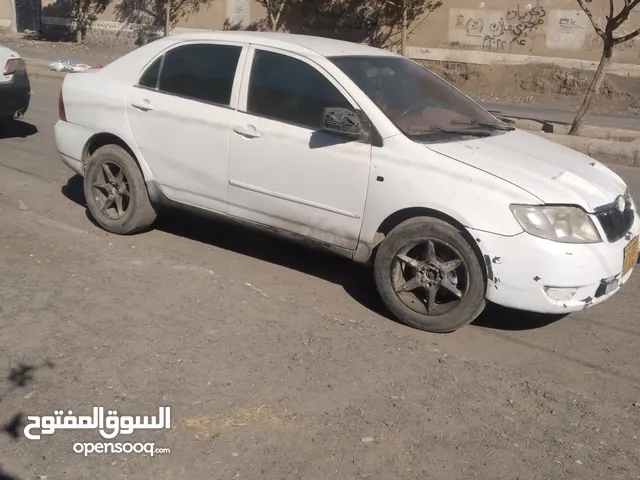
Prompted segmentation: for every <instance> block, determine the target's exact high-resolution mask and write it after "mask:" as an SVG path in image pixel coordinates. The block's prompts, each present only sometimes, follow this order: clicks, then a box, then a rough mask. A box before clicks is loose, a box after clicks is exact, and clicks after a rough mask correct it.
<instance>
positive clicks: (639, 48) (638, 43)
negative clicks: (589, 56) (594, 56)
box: [585, 32, 640, 58]
mask: <svg viewBox="0 0 640 480" xmlns="http://www.w3.org/2000/svg"><path fill="white" fill-rule="evenodd" d="M603 46H604V42H603V40H602V38H600V35H598V34H597V33H595V32H592V33H590V34H589V35H587V40H586V43H585V47H586V48H587V50H589V51H590V52H594V51H595V52H598V53H601V52H602V47H603ZM623 52H635V53H637V54H638V58H640V38H639V37H636V38H634V39H633V40H629V41H628V42H624V43H620V44H618V45H616V47H615V49H614V50H613V56H614V57H616V54H620V53H623Z"/></svg>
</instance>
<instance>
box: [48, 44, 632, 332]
mask: <svg viewBox="0 0 640 480" xmlns="http://www.w3.org/2000/svg"><path fill="white" fill-rule="evenodd" d="M55 139H56V145H57V150H58V152H59V153H60V156H61V158H62V161H63V162H64V163H65V164H66V165H67V166H69V167H70V168H71V169H72V170H74V171H75V172H77V173H78V174H80V175H82V176H84V189H85V195H86V199H87V205H88V209H89V211H90V213H91V215H92V216H93V218H95V220H96V221H97V222H98V224H99V225H101V226H102V228H104V229H105V230H107V231H109V232H113V233H117V234H123V235H126V234H133V233H136V232H142V231H144V230H146V229H148V228H149V227H151V225H152V224H153V222H154V219H155V218H156V215H157V211H158V208H159V207H160V206H162V205H164V204H172V205H177V206H180V207H182V208H190V209H194V210H196V211H198V212H201V213H207V214H215V215H217V216H219V217H222V218H225V219H228V220H235V221H238V222H241V223H243V224H249V225H252V226H254V227H256V228H260V229H263V230H265V231H268V232H271V233H274V234H276V235H279V236H282V237H285V238H289V239H293V240H294V241H298V242H302V243H305V244H308V245H310V246H318V247H321V248H324V249H326V250H329V251H331V252H333V253H335V254H338V255H342V256H344V257H347V258H349V259H351V260H353V261H355V262H359V263H363V264H370V265H372V267H373V274H374V276H375V282H376V285H377V288H378V291H379V293H380V295H381V297H382V299H383V301H384V303H385V305H386V306H387V307H388V308H389V310H390V311H391V312H392V313H393V314H394V315H395V316H396V317H397V318H398V319H400V320H401V321H403V322H405V323H406V324H408V325H411V326H414V327H416V328H420V329H423V330H427V331H431V332H450V331H453V330H456V329H458V328H460V327H462V326H464V325H466V324H468V323H470V322H471V321H473V320H474V319H475V318H476V317H477V316H478V315H479V314H480V313H481V312H482V310H483V309H484V307H485V302H486V300H489V301H492V302H495V303H497V304H500V305H504V306H507V307H513V308H517V309H522V310H528V311H533V312H541V313H560V314H562V313H569V312H574V311H578V310H582V309H584V308H587V307H590V306H592V305H596V304H599V303H601V302H603V301H605V300H606V299H608V298H610V297H611V296H612V295H614V294H615V293H616V292H617V291H618V290H619V289H620V287H621V286H622V285H623V284H624V283H625V282H626V281H627V280H628V279H629V277H630V275H631V272H632V270H633V267H634V266H635V264H636V262H637V259H638V233H639V231H640V223H639V222H638V214H637V212H636V208H635V206H634V203H633V200H632V199H631V196H630V194H629V191H628V189H627V186H626V185H625V183H624V182H623V181H622V180H621V179H620V178H619V177H618V176H617V175H616V174H615V173H613V172H612V171H611V170H609V169H608V168H606V167H605V166H603V165H602V164H600V163H598V162H595V161H593V160H592V159H591V158H588V157H586V156H584V155H582V154H580V153H578V152H576V151H573V150H570V149H568V148H565V147H563V146H560V145H557V144H555V143H552V142H550V141H547V140H545V139H542V138H540V137H538V136H536V135H533V134H529V133H525V132H522V131H518V130H515V129H514V128H513V127H511V126H509V125H506V124H504V123H502V122H501V121H499V120H498V119H497V118H495V117H494V116H492V115H491V114H490V113H488V112H487V111H486V110H484V109H483V108H481V107H480V106H479V105H477V104H476V103H475V102H473V101H472V100H471V99H469V98H468V97H467V96H466V95H464V94H463V93H461V92H460V91H459V90H457V89H455V88H454V87H453V86H451V85H450V84H449V83H447V82H445V81H444V80H442V79H441V78H440V77H437V76H436V75H434V74H433V73H431V72H430V71H429V70H427V69H426V68H423V67H422V66H420V65H418V64H417V63H415V62H412V61H411V60H408V59H406V58H403V57H401V56H399V55H396V54H393V53H390V52H388V51H384V50H380V49H376V48H372V47H368V46H364V45H359V44H354V43H347V42H341V41H336V40H330V39H325V38H317V37H311V36H296V35H287V34H271V33H255V32H212V33H197V34H185V35H176V36H169V37H164V38H160V39H157V40H155V41H153V42H151V43H149V44H147V45H145V46H143V47H141V48H139V49H137V50H135V51H133V52H131V53H129V54H128V55H125V56H124V57H121V58H120V59H118V60H116V61H114V62H113V63H111V64H109V65H107V66H106V67H104V68H103V69H102V70H100V71H96V72H94V73H93V74H91V75H67V76H66V77H65V79H64V83H63V85H62V90H61V94H60V120H59V121H58V122H57V124H56V126H55ZM514 321H516V320H515V319H514Z"/></svg>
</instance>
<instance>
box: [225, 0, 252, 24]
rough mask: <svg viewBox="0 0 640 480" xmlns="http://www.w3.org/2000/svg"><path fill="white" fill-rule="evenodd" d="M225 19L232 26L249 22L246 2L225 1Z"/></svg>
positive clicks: (238, 0) (236, 0)
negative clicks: (226, 18) (227, 19)
mask: <svg viewBox="0 0 640 480" xmlns="http://www.w3.org/2000/svg"><path fill="white" fill-rule="evenodd" d="M227 17H228V18H229V22H230V23H232V24H247V23H249V21H250V15H249V2H248V0H227Z"/></svg>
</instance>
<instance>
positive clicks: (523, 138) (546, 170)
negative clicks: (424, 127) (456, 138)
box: [426, 130, 626, 212]
mask: <svg viewBox="0 0 640 480" xmlns="http://www.w3.org/2000/svg"><path fill="white" fill-rule="evenodd" d="M426 146H427V147H428V148H429V149H430V150H433V151H434V152H437V153H440V154H442V155H446V156H447V157H450V158H453V159H455V160H458V161H460V162H463V163H465V164H467V165H470V166H472V167H475V168H478V169H480V170H483V171H485V172H487V173H490V174H492V175H494V176H496V177H499V178H501V179H503V180H505V181H507V182H509V183H512V184H514V185H516V186H518V187H520V188H522V189H524V190H526V191H527V192H529V193H530V194H532V195H534V196H536V197H538V198H539V199H540V200H541V201H542V202H544V203H562V204H576V205H580V206H581V207H583V208H584V209H586V210H587V211H589V212H593V210H594V209H595V208H597V207H599V206H601V205H605V204H608V203H611V202H613V201H614V200H615V199H616V197H617V196H618V195H621V194H623V193H624V192H625V190H626V185H625V183H624V182H623V180H622V179H621V178H620V177H619V176H618V175H616V174H615V173H614V172H613V171H611V170H609V169H608V168H607V167H605V166H604V165H603V164H601V163H600V162H597V161H595V160H594V159H592V158H590V157H588V156H586V155H584V154H582V153H579V152H577V151H575V150H572V149H570V148H567V147H564V146H562V145H559V144H557V143H554V142H552V141H549V140H547V139H545V138H542V137H540V136H538V135H535V134H532V133H527V132H524V131H522V130H514V131H511V132H507V133H504V134H501V135H495V136H491V137H486V138H474V139H472V140H467V141H461V142H449V143H439V144H428V145H426Z"/></svg>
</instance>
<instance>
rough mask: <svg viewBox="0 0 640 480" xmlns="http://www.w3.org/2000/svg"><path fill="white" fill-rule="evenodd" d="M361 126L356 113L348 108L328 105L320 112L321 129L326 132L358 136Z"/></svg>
mask: <svg viewBox="0 0 640 480" xmlns="http://www.w3.org/2000/svg"><path fill="white" fill-rule="evenodd" d="M361 127H362V125H361V123H360V117H358V114H357V113H356V112H354V111H353V110H350V109H348V108H342V107H329V108H325V109H324V110H323V112H322V130H324V131H326V132H331V133H337V134H339V135H348V136H350V137H359V136H360V134H361V132H362V128H361Z"/></svg>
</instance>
